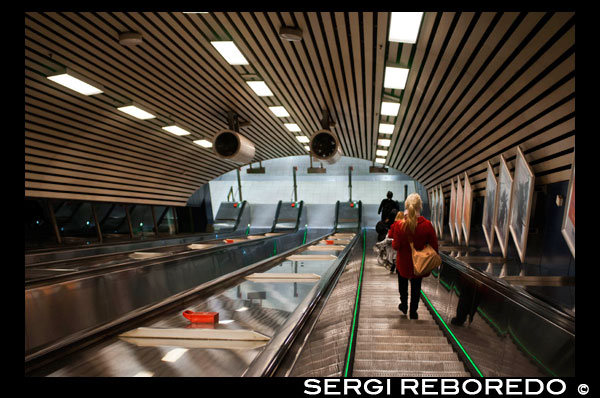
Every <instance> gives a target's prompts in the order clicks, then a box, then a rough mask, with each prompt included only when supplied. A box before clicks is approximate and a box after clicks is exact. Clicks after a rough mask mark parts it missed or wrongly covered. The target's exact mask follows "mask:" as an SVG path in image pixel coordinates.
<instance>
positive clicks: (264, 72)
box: [217, 13, 310, 155]
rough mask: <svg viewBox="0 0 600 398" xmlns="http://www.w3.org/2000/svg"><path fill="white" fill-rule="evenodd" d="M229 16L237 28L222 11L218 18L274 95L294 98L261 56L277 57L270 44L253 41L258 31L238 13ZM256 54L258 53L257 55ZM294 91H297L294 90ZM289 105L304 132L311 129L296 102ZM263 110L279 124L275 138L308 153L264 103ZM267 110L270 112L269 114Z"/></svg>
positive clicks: (297, 151) (298, 151)
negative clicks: (251, 29) (250, 27)
mask: <svg viewBox="0 0 600 398" xmlns="http://www.w3.org/2000/svg"><path fill="white" fill-rule="evenodd" d="M229 17H231V18H232V23H234V24H235V29H234V28H233V26H231V24H230V22H229V21H228V18H227V17H225V15H222V13H217V18H218V20H219V21H220V23H221V24H223V26H224V27H225V28H226V29H228V31H229V32H230V34H231V36H232V37H233V40H234V42H235V43H236V46H238V48H239V49H240V51H241V52H242V53H243V54H244V56H245V57H246V59H248V62H250V63H251V64H252V65H253V66H254V68H256V69H257V71H258V73H259V75H260V76H261V77H262V78H263V79H264V81H265V83H266V84H267V86H268V87H269V88H270V89H271V91H272V92H273V94H274V96H275V97H276V98H277V99H280V98H292V96H291V95H288V96H286V95H284V94H283V93H282V91H281V90H282V87H280V86H281V85H283V84H284V82H282V81H280V80H279V79H280V75H279V74H278V73H276V71H275V70H274V69H273V68H272V67H271V65H270V63H269V62H267V61H266V60H265V61H261V58H269V57H270V58H274V59H275V58H276V57H275V56H274V55H273V54H272V53H271V52H270V49H269V48H267V47H269V46H266V45H264V46H260V45H258V44H256V42H255V41H254V40H252V41H250V40H249V39H250V37H254V36H253V35H254V34H255V33H257V32H251V31H250V30H248V29H247V28H246V27H245V26H244V24H243V23H242V22H241V20H240V17H239V15H238V14H237V13H233V14H232V15H229ZM246 22H247V23H249V24H252V23H253V22H252V21H246ZM250 26H252V25H250ZM238 31H239V34H238ZM247 40H248V41H247ZM263 51H266V53H263ZM255 54H256V56H255ZM257 57H259V58H258V59H257ZM286 83H287V84H291V83H290V82H289V81H287V82H286ZM294 93H295V91H294ZM286 94H287V93H286ZM253 95H255V94H254V93H253ZM295 95H296V96H297V95H298V94H297V93H295ZM255 96H256V95H255ZM256 98H257V99H258V98H259V97H257V96H256ZM288 106H290V108H291V109H289V111H290V112H292V113H291V114H295V115H296V116H299V117H300V119H299V120H297V121H296V123H297V124H298V126H300V128H301V130H302V132H303V133H305V134H306V133H307V130H309V126H310V124H309V122H308V121H307V119H305V118H304V117H303V114H302V112H301V111H300V110H299V109H298V108H297V107H296V106H295V104H294V103H290V102H288ZM263 112H265V114H266V115H269V117H270V118H271V119H272V120H273V123H274V125H275V126H277V127H276V128H275V131H277V132H278V138H276V137H275V136H273V137H272V139H273V140H281V139H283V140H284V141H285V142H288V143H289V145H290V146H291V147H292V148H293V149H294V153H292V154H294V155H300V154H304V153H306V152H305V151H304V149H303V148H302V146H301V144H300V143H299V142H298V141H297V140H296V138H295V136H294V134H293V133H290V132H289V131H287V129H286V128H285V127H284V126H283V123H281V122H279V121H277V120H274V119H276V118H275V117H274V115H273V114H272V113H271V112H270V111H269V110H268V109H267V108H266V106H264V105H263ZM266 112H269V114H267V113H266ZM272 130H273V129H272ZM263 134H269V132H268V131H265V132H263Z"/></svg>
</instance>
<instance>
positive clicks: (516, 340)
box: [508, 326, 558, 377]
mask: <svg viewBox="0 0 600 398" xmlns="http://www.w3.org/2000/svg"><path fill="white" fill-rule="evenodd" d="M508 333H510V335H511V336H512V338H513V339H514V341H515V343H517V344H518V345H519V347H521V348H522V349H523V350H524V351H525V352H526V353H527V355H529V356H530V357H531V358H533V359H534V360H535V361H536V362H537V363H539V364H540V365H541V366H542V367H543V368H544V369H546V371H547V372H548V373H550V374H551V375H552V376H554V377H558V376H557V375H556V373H554V372H553V371H551V370H550V369H548V367H547V366H546V365H544V364H543V363H542V361H540V360H539V359H537V358H536V356H535V355H533V354H532V353H531V352H530V351H529V350H528V349H527V348H525V346H524V345H523V344H522V343H521V342H520V341H519V339H517V336H515V334H514V333H513V331H512V330H511V328H510V326H509V327H508Z"/></svg>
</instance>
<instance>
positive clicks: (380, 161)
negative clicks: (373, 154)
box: [375, 158, 385, 164]
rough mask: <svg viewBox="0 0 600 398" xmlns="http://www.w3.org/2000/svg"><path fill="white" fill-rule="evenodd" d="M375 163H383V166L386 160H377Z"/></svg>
mask: <svg viewBox="0 0 600 398" xmlns="http://www.w3.org/2000/svg"><path fill="white" fill-rule="evenodd" d="M375 163H382V164H385V159H382V158H375Z"/></svg>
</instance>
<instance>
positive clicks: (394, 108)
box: [381, 102, 400, 116]
mask: <svg viewBox="0 0 600 398" xmlns="http://www.w3.org/2000/svg"><path fill="white" fill-rule="evenodd" d="M399 110H400V103H399V102H382V103H381V114H382V115H384V116H396V115H398V111H399Z"/></svg>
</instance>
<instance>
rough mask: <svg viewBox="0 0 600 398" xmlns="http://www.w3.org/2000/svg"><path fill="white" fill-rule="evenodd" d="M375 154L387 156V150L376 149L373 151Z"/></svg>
mask: <svg viewBox="0 0 600 398" xmlns="http://www.w3.org/2000/svg"><path fill="white" fill-rule="evenodd" d="M375 154H376V155H377V156H387V154H388V151H386V150H385V149H378V150H377V151H376V152H375Z"/></svg>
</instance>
